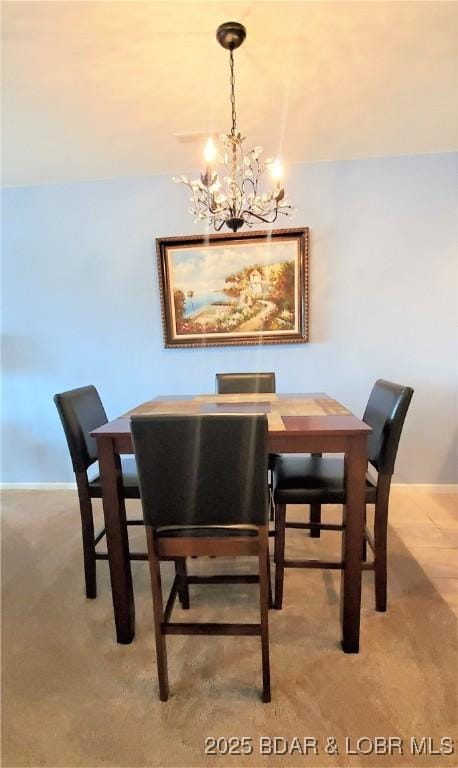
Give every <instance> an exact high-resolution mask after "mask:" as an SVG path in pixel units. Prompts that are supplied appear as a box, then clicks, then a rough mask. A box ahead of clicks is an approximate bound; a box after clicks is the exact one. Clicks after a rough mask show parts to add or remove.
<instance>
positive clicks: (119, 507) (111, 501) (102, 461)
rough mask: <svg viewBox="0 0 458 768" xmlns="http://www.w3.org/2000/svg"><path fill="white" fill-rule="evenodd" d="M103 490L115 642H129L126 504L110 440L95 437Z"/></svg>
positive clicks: (130, 608)
mask: <svg viewBox="0 0 458 768" xmlns="http://www.w3.org/2000/svg"><path fill="white" fill-rule="evenodd" d="M97 450H98V457H99V468H100V477H101V480H102V490H103V514H104V516H105V529H106V535H107V548H108V562H109V566H110V580H111V593H112V598H113V610H114V618H115V625H116V639H117V641H118V643H124V644H127V643H131V642H132V640H133V638H134V635H135V605H134V593H133V588H132V571H131V568H130V559H129V539H128V536H127V525H126V507H125V503H124V497H123V493H122V473H121V460H120V458H119V456H118V454H117V453H115V450H114V445H113V441H112V440H110V439H109V438H106V437H101V438H99V439H98V440H97Z"/></svg>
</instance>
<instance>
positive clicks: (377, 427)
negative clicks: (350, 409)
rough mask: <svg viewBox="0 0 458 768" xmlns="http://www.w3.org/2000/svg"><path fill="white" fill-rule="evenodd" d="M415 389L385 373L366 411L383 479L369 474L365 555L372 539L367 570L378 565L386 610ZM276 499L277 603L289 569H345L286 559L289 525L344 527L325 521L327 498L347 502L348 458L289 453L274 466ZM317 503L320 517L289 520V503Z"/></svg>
mask: <svg viewBox="0 0 458 768" xmlns="http://www.w3.org/2000/svg"><path fill="white" fill-rule="evenodd" d="M412 395H413V389H411V388H410V387H406V386H403V385H401V384H394V383H393V382H390V381H384V380H383V379H379V380H378V381H376V382H375V384H374V387H373V389H372V392H371V395H370V397H369V401H368V403H367V406H366V410H365V412H364V416H363V421H365V422H366V424H368V425H369V426H370V427H372V433H371V434H370V436H369V438H368V444H367V459H368V463H369V464H370V465H371V466H372V467H373V468H374V469H375V470H376V471H377V480H376V481H374V480H372V479H371V478H370V477H369V476H367V478H366V504H375V524H374V531H373V535H372V534H371V532H370V531H369V530H368V528H367V525H366V526H365V531H364V541H363V542H361V545H362V558H363V560H364V561H366V543H367V544H369V547H370V549H371V550H372V552H373V555H374V557H373V561H372V562H371V563H367V562H364V565H363V568H364V569H365V570H374V571H375V607H376V610H377V611H386V605H387V527H388V502H389V495H390V487H391V478H392V476H393V472H394V465H395V461H396V454H397V450H398V445H399V439H400V437H401V432H402V427H403V425H404V420H405V417H406V414H407V411H408V408H409V405H410V401H411V399H412ZM273 475H274V476H273V494H274V504H275V563H276V573H275V607H276V608H281V607H282V601H283V579H284V569H285V568H288V567H294V568H329V567H331V568H332V567H334V568H338V569H341V568H342V563H329V562H326V561H321V560H309V561H307V560H305V561H304V560H300V561H298V560H286V559H285V528H306V529H312V530H313V529H316V530H318V531H319V530H342V529H343V525H338V524H323V523H321V505H322V504H345V484H344V461H343V459H327V458H318V457H313V456H312V457H306V456H302V455H301V456H295V455H294V454H285V455H282V456H280V457H278V458H277V459H276V461H275V465H274V472H273ZM287 504H288V505H290V504H291V505H293V504H310V505H312V504H315V508H317V509H318V515H317V517H318V519H315V520H313V521H311V522H310V523H298V522H286V505H287Z"/></svg>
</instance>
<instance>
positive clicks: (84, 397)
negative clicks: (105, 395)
mask: <svg viewBox="0 0 458 768" xmlns="http://www.w3.org/2000/svg"><path fill="white" fill-rule="evenodd" d="M54 402H55V404H56V406H57V410H58V412H59V416H60V420H61V422H62V426H63V428H64V432H65V437H66V438H67V444H68V449H69V451H70V456H71V459H72V464H73V470H74V472H85V471H86V469H87V468H88V467H90V465H91V464H93V463H94V461H96V460H97V442H96V440H95V439H94V438H93V437H91V436H90V433H91V431H92V430H93V429H97V427H101V426H102V424H106V423H107V421H108V419H107V414H106V413H105V409H104V407H103V405H102V401H101V399H100V396H99V393H98V392H97V390H96V388H95V387H93V386H89V387H79V388H78V389H70V390H69V391H68V392H62V393H61V394H60V395H54Z"/></svg>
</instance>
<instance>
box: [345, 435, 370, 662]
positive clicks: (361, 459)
mask: <svg viewBox="0 0 458 768" xmlns="http://www.w3.org/2000/svg"><path fill="white" fill-rule="evenodd" d="M366 470H367V455H366V436H365V435H362V436H357V437H356V436H355V437H351V438H349V444H348V448H347V451H346V454H345V485H346V499H347V503H346V505H345V507H344V523H345V528H344V530H343V535H342V560H343V561H344V568H343V570H342V583H341V590H340V601H341V602H340V619H341V625H342V648H343V650H344V651H345V653H358V651H359V624H360V613H361V573H362V570H361V566H362V563H361V544H362V540H363V531H364V509H365V483H366Z"/></svg>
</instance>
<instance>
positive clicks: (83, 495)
mask: <svg viewBox="0 0 458 768" xmlns="http://www.w3.org/2000/svg"><path fill="white" fill-rule="evenodd" d="M76 482H77V487H78V498H79V503H80V514H81V533H82V536H83V558H84V580H85V584H86V597H88V598H89V599H91V600H93V599H94V598H95V597H97V571H96V559H95V545H94V517H93V514H92V501H91V497H90V496H89V489H88V487H87V477H86V473H85V472H81V473H77V475H76Z"/></svg>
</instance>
